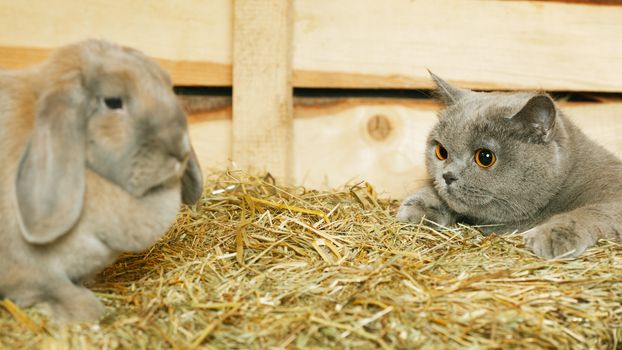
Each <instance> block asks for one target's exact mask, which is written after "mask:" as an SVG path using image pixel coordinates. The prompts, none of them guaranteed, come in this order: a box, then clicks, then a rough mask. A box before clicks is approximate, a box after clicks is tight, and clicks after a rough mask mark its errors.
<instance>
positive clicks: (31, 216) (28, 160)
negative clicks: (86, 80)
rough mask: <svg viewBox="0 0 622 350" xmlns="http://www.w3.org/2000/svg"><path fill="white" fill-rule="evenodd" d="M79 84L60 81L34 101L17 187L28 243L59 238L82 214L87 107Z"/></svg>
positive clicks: (75, 77)
mask: <svg viewBox="0 0 622 350" xmlns="http://www.w3.org/2000/svg"><path fill="white" fill-rule="evenodd" d="M80 82H81V80H80V74H79V73H78V72H75V73H73V72H72V73H71V74H68V75H64V76H63V77H62V78H61V79H60V80H59V81H56V82H54V83H51V88H49V89H47V91H46V92H44V93H43V94H42V95H41V97H40V98H39V100H38V101H37V108H36V117H35V122H34V129H33V131H32V134H31V136H30V140H29V142H28V144H27V146H26V148H25V151H24V153H23V154H22V157H21V160H20V163H19V168H18V170H17V177H16V187H15V191H16V198H17V208H18V216H19V218H20V223H21V228H22V234H23V236H24V238H25V239H26V240H27V241H28V242H30V243H36V244H45V243H49V242H52V241H54V240H55V239H57V238H59V237H60V236H62V235H63V234H64V233H66V232H67V231H69V230H70V229H71V227H72V226H73V225H74V224H75V223H76V221H77V220H78V217H79V216H80V212H81V210H82V203H83V199H84V189H85V179H84V176H85V175H84V171H85V169H84V164H85V150H84V148H85V124H86V120H85V119H84V118H83V115H84V114H85V113H86V108H87V107H86V96H84V91H83V88H82V85H81V83H80Z"/></svg>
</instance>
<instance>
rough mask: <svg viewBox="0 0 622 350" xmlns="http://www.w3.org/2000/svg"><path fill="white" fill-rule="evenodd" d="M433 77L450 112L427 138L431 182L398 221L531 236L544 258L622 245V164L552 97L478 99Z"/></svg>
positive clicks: (530, 244) (409, 202)
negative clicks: (608, 243)
mask: <svg viewBox="0 0 622 350" xmlns="http://www.w3.org/2000/svg"><path fill="white" fill-rule="evenodd" d="M430 75H431V76H432V79H433V80H434V81H435V83H436V85H437V87H438V90H437V93H438V95H439V98H440V101H441V102H442V103H443V105H444V107H445V108H444V109H443V110H441V111H440V113H439V121H438V123H437V124H436V125H435V126H434V128H433V129H432V131H431V132H430V135H429V137H428V140H427V144H428V146H427V151H426V165H427V169H428V173H429V175H430V177H431V180H430V182H429V183H428V184H427V185H426V186H425V187H423V188H421V189H420V190H418V191H417V192H415V193H413V194H412V195H411V196H409V197H408V198H406V200H404V202H403V203H402V204H401V206H400V208H399V210H398V213H397V219H398V220H400V221H407V222H414V223H419V222H420V221H421V220H422V219H423V217H424V216H425V218H427V219H428V220H431V221H433V222H436V223H438V224H441V225H444V226H447V225H452V224H455V223H457V222H463V223H467V224H472V225H482V227H481V229H482V231H483V232H484V233H491V232H495V233H499V234H502V233H509V232H513V231H516V230H518V231H524V230H528V231H527V232H525V234H524V238H525V244H526V245H527V247H529V248H530V249H531V250H532V251H533V252H534V253H535V254H536V255H538V256H540V257H543V258H556V257H576V256H579V255H580V254H582V253H583V252H584V251H585V250H586V249H587V248H589V247H590V246H592V245H594V244H595V243H596V242H597V241H598V239H601V238H603V239H610V240H615V241H621V240H622V162H621V161H620V160H619V159H618V158H616V157H615V156H614V155H613V154H611V153H610V152H608V151H607V150H605V149H604V148H603V147H601V146H599V145H598V144H596V143H595V142H593V141H592V140H590V139H588V138H587V136H585V134H583V132H581V130H579V129H578V128H577V127H576V126H575V125H574V124H573V123H572V122H571V121H570V120H569V119H568V118H567V117H565V116H564V114H563V113H562V112H561V111H560V110H559V108H558V107H557V106H556V105H555V103H554V102H553V100H552V99H551V97H549V96H548V95H546V94H544V93H533V92H511V93H506V92H475V91H470V90H466V89H461V88H457V87H455V86H452V85H450V84H448V83H447V82H445V81H443V80H442V79H440V78H439V77H437V76H435V75H434V74H432V73H431V72H430ZM621 117H622V116H621Z"/></svg>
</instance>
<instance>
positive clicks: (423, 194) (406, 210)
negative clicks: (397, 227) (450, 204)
mask: <svg viewBox="0 0 622 350" xmlns="http://www.w3.org/2000/svg"><path fill="white" fill-rule="evenodd" d="M424 217H425V218H426V219H427V220H429V221H432V222H434V223H437V224H439V225H441V226H449V225H451V224H453V223H454V219H453V215H452V214H451V212H450V210H449V209H448V208H447V207H446V206H445V204H444V203H442V202H441V201H440V199H439V198H438V196H437V195H436V193H434V191H433V190H432V189H431V188H425V189H422V190H420V191H419V192H416V193H414V194H413V195H411V196H410V197H408V198H406V199H405V200H404V201H403V202H402V204H401V205H400V208H399V209H398V210H397V215H396V218H397V220H398V221H402V222H412V223H416V224H418V223H421V222H422V220H423V218H424Z"/></svg>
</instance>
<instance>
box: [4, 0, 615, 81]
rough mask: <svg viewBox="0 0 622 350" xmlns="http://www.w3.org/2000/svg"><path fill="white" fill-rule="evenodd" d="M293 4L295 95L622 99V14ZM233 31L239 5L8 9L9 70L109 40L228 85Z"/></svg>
mask: <svg viewBox="0 0 622 350" xmlns="http://www.w3.org/2000/svg"><path fill="white" fill-rule="evenodd" d="M292 1H294V27H293V28H294V29H293V31H294V34H293V36H294V43H293V63H292V67H293V69H294V75H293V84H294V86H298V87H352V88H361V87H366V88H429V87H431V81H430V79H429V77H428V76H427V71H426V68H429V69H431V70H433V71H434V72H436V73H437V74H438V75H440V76H442V77H443V78H445V79H446V80H448V81H451V82H455V83H459V84H460V85H462V86H466V87H471V88H481V89H523V88H524V89H544V90H575V91H610V92H616V91H617V92H622V45H620V37H622V20H620V19H621V18H622V6H610V5H606V4H605V5H603V4H601V3H598V4H590V3H581V2H579V3H576V2H541V1H486V0H473V1H460V0H438V1H411V0H387V1H365V2H361V1H358V0H340V1H333V0H292ZM107 14H114V15H107ZM232 27H233V26H232V1H231V0H213V1H202V0H184V1H175V0H161V1H157V2H146V1H141V0H128V1H116V2H114V1H113V2H110V1H105V0H90V1H88V2H82V3H80V5H79V6H76V3H75V1H72V0H55V1H54V5H53V10H52V9H51V5H50V2H49V1H45V0H32V1H0V67H2V66H4V67H9V66H11V67H12V66H15V65H21V66H24V65H30V64H31V63H32V62H33V61H37V60H39V59H41V54H40V53H30V54H29V53H28V52H26V53H25V54H24V52H22V51H20V48H21V49H42V48H43V49H49V48H53V47H57V46H61V45H64V44H66V43H68V42H72V41H76V40H80V39H83V38H85V37H100V38H105V39H109V40H113V41H117V42H120V43H122V44H125V45H129V46H134V47H136V48H139V49H141V50H143V51H145V52H146V53H147V54H148V55H150V56H152V57H156V58H159V59H162V60H163V62H164V63H165V65H166V66H167V68H168V69H170V70H171V72H172V75H173V77H174V80H175V82H176V84H178V85H231V75H230V74H231V62H232V46H231V45H232V40H231V37H232V31H231V30H232ZM22 54H24V55H23V56H22Z"/></svg>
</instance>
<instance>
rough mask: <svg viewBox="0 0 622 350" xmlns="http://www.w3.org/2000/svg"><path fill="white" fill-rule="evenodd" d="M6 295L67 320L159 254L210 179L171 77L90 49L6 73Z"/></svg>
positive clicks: (133, 57)
mask: <svg viewBox="0 0 622 350" xmlns="http://www.w3.org/2000/svg"><path fill="white" fill-rule="evenodd" d="M0 160H1V161H2V167H0V222H1V224H0V240H1V242H0V294H1V295H3V296H4V297H7V298H10V299H12V300H14V301H15V302H17V303H18V304H20V305H22V306H29V305H31V304H33V303H38V302H47V303H49V304H50V305H51V307H52V311H53V312H54V315H55V316H57V317H58V318H60V319H63V320H68V321H87V320H94V319H97V318H98V317H99V316H100V315H101V314H102V312H103V305H102V304H101V302H100V301H99V300H98V299H97V298H96V297H95V295H94V294H93V293H92V292H91V291H89V290H88V289H86V288H85V287H83V286H81V282H82V281H84V280H85V279H88V278H89V277H91V276H93V275H94V274H96V273H97V272H99V271H101V270H102V269H103V268H104V267H106V266H107V265H109V264H111V263H112V262H113V261H114V260H115V259H116V258H117V257H118V255H119V254H120V253H123V252H137V251H141V250H144V249H146V248H147V247H149V246H150V245H152V244H153V243H154V242H155V241H156V240H157V239H158V238H159V237H161V235H162V234H163V233H164V232H165V231H166V230H167V228H168V227H169V226H170V225H171V224H172V223H173V221H174V220H175V216H176V213H177V211H178V209H179V206H180V204H181V202H184V203H187V204H190V203H194V202H196V201H197V200H198V199H199V198H200V196H201V193H202V186H203V182H202V174H201V170H200V167H199V164H198V162H197V159H196V156H195V154H194V151H193V149H192V147H191V144H190V140H189V136H188V131H187V125H186V116H185V114H184V112H183V110H182V108H181V107H180V105H179V103H178V101H177V99H176V96H175V95H174V93H173V90H172V83H171V80H170V78H169V76H168V75H167V73H166V72H165V71H164V70H163V69H162V68H160V67H159V66H158V65H157V64H156V63H154V62H153V61H151V60H149V59H148V58H147V57H146V56H144V55H143V54H141V53H140V52H138V51H136V50H133V49H130V48H126V47H121V46H117V45H115V44H112V43H109V42H105V41H99V40H87V41H84V42H80V43H77V44H74V45H70V46H67V47H63V48H60V49H58V50H56V51H55V52H54V53H53V54H52V55H51V57H50V58H49V59H48V60H47V61H45V62H44V63H42V64H40V65H38V66H36V67H33V68H31V69H26V70H20V71H0Z"/></svg>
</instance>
